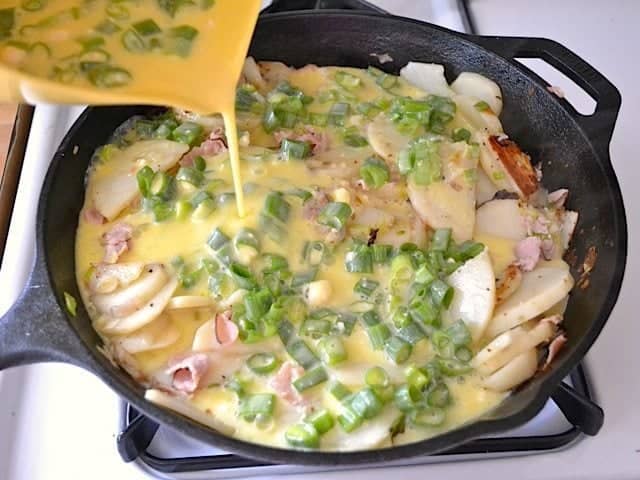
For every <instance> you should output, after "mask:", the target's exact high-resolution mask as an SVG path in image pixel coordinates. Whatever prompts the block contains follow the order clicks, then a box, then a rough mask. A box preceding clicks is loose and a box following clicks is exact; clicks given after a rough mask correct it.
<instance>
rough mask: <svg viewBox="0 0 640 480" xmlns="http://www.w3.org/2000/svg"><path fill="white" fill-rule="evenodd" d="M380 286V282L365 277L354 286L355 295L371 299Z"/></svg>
mask: <svg viewBox="0 0 640 480" xmlns="http://www.w3.org/2000/svg"><path fill="white" fill-rule="evenodd" d="M379 285H380V282H378V281H377V280H373V279H371V278H364V277H363V278H361V279H360V280H358V282H357V283H356V284H355V285H354V286H353V293H356V294H358V295H361V296H363V297H364V298H369V297H370V296H371V294H372V293H373V292H375V290H376V289H377V288H378V286H379Z"/></svg>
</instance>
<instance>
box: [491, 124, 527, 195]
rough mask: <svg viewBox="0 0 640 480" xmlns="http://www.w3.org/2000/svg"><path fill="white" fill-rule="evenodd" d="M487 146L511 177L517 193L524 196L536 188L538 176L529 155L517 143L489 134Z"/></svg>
mask: <svg viewBox="0 0 640 480" xmlns="http://www.w3.org/2000/svg"><path fill="white" fill-rule="evenodd" d="M487 147H488V148H489V149H490V150H491V152H492V153H493V154H494V156H495V157H496V158H497V160H498V161H499V162H500V164H501V166H502V167H503V169H504V171H505V173H506V174H507V175H509V177H511V179H513V182H514V184H515V186H516V188H517V193H518V195H520V196H521V197H525V198H526V197H529V196H530V195H532V194H534V193H535V192H536V191H537V190H538V177H537V176H536V172H535V170H534V169H533V166H532V165H531V157H529V155H527V154H526V153H524V152H523V151H522V150H520V147H519V146H518V144H517V143H515V142H513V141H511V140H509V139H508V138H501V137H498V136H496V135H491V136H489V137H488V142H487ZM490 178H491V177H490Z"/></svg>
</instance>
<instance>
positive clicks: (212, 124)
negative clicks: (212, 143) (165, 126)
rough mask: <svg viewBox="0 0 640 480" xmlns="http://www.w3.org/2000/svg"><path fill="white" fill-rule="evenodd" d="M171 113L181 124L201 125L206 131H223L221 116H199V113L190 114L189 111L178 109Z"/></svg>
mask: <svg viewBox="0 0 640 480" xmlns="http://www.w3.org/2000/svg"><path fill="white" fill-rule="evenodd" d="M173 111H174V112H175V114H176V117H178V119H179V120H180V121H182V122H193V123H197V124H198V125H202V126H203V127H204V128H205V129H206V130H215V129H218V128H220V129H223V130H224V120H223V119H222V115H220V114H218V113H216V114H213V115H200V114H199V113H195V112H192V111H190V110H182V109H178V108H174V109H173Z"/></svg>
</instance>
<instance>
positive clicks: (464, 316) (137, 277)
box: [76, 59, 577, 451]
mask: <svg viewBox="0 0 640 480" xmlns="http://www.w3.org/2000/svg"><path fill="white" fill-rule="evenodd" d="M501 108H502V97H501V92H500V89H499V87H498V86H497V85H496V84H495V83H493V82H492V81H490V80H488V79H486V78H484V77H482V76H480V75H478V74H475V73H463V74H461V75H460V76H459V77H458V78H457V79H456V81H455V82H453V83H452V84H451V85H448V84H447V83H446V81H445V79H444V74H443V68H442V67H441V66H439V65H428V64H409V65H407V66H406V67H405V68H404V69H403V70H402V71H401V76H400V77H397V76H393V75H389V74H386V73H384V72H382V71H380V70H378V69H376V68H372V67H371V68H369V69H368V70H358V69H352V68H342V67H323V68H320V67H316V66H314V65H309V66H306V67H304V68H301V69H298V70H294V69H291V68H288V67H287V66H285V65H283V64H281V63H276V62H262V63H260V64H256V63H255V62H254V61H253V60H252V59H247V62H246V65H245V69H244V73H243V76H242V78H241V81H240V84H239V85H238V89H237V96H236V109H237V111H238V128H239V130H240V131H241V132H242V134H241V145H242V148H241V158H242V177H243V181H244V184H243V190H244V193H245V201H246V207H247V215H246V217H244V218H239V217H238V216H237V214H236V210H235V205H234V191H233V188H232V183H231V173H230V167H229V163H228V155H227V149H226V139H225V132H224V130H223V128H222V122H221V119H220V118H218V117H217V116H206V117H203V116H196V115H193V114H191V113H189V112H184V111H175V112H167V113H165V114H163V115H160V116H158V117H156V118H151V119H147V118H133V119H131V120H130V121H129V122H127V123H126V124H125V125H123V126H122V127H121V128H120V129H119V130H118V131H117V132H116V133H115V134H114V136H113V140H112V142H111V143H109V144H108V145H105V146H104V147H102V148H101V149H99V151H97V152H96V154H95V160H94V163H93V165H92V168H91V170H90V172H89V175H88V181H87V191H86V200H85V205H84V207H83V210H82V214H81V218H80V222H79V228H78V233H77V242H76V267H77V277H78V283H79V285H80V290H81V292H82V295H83V300H84V304H85V305H86V307H87V310H88V311H89V314H90V316H91V318H92V320H93V324H94V327H95V329H96V330H97V331H98V332H99V334H100V335H101V337H102V338H103V339H104V342H105V345H104V350H105V353H106V354H107V355H109V356H110V357H111V358H113V360H114V361H115V362H117V363H118V364H119V365H121V366H122V367H123V368H124V369H126V370H127V371H128V372H129V373H130V374H131V375H132V376H133V377H134V378H135V379H136V380H137V381H139V382H140V383H142V384H143V385H144V386H146V387H147V388H148V390H147V393H146V397H147V399H148V400H150V401H153V402H156V403H159V404H161V405H163V406H165V407H168V408H171V409H173V410H176V411H178V412H180V413H182V414H184V415H187V416H190V417H192V418H194V419H196V420H198V421H200V422H202V423H204V424H207V425H209V426H212V427H214V428H216V429H219V430H220V431H222V432H224V433H226V434H228V435H231V436H235V437H237V438H241V439H244V440H247V441H251V442H257V443H263V444H268V445H274V446H280V447H292V448H308V449H322V450H343V451H345V450H361V449H370V448H377V447H384V446H389V445H392V444H400V443H407V442H413V441H417V440H420V439H422V438H425V437H428V436H432V435H436V434H438V433H440V432H442V431H445V430H448V429H452V428H455V427H456V426H458V425H460V424H462V423H465V422H468V421H470V420H472V419H474V418H476V417H478V416H480V415H482V414H483V413H485V412H487V411H489V410H490V409H492V408H493V407H495V406H496V405H498V404H499V403H500V402H501V400H502V399H503V398H504V397H505V396H506V395H507V394H508V392H509V391H510V390H511V389H513V388H515V387H517V386H518V385H519V384H521V383H522V382H524V381H526V380H527V379H528V378H530V377H531V376H533V375H534V374H535V373H536V371H538V370H539V369H544V368H547V367H548V365H549V363H550V362H551V361H552V359H553V357H554V356H555V355H556V354H557V352H558V350H559V349H560V348H561V347H562V344H563V343H564V341H565V336H564V334H563V332H562V314H563V312H564V308H565V305H566V302H567V295H568V293H569V291H570V289H571V288H572V286H573V279H572V277H571V274H570V273H569V267H568V266H567V264H566V263H565V262H564V261H563V260H562V255H563V253H564V251H565V250H566V248H567V246H568V243H569V240H570V237H571V234H572V231H573V229H574V227H575V224H576V222H577V214H576V213H575V212H571V211H568V210H566V209H565V208H564V202H565V200H566V197H567V193H568V192H567V191H566V190H557V191H554V192H550V193H549V192H547V191H546V190H545V189H544V188H543V187H542V186H541V184H540V176H541V173H540V171H538V170H536V169H535V168H534V167H533V166H532V163H531V159H530V158H529V156H528V155H527V154H526V153H524V152H522V151H521V150H520V148H519V147H518V146H517V144H516V143H515V142H513V141H512V140H510V139H509V138H508V137H507V135H506V134H505V133H504V131H503V129H502V126H501V124H500V121H499V119H498V115H499V113H500V111H501Z"/></svg>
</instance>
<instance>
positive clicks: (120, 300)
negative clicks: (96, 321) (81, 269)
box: [90, 263, 168, 318]
mask: <svg viewBox="0 0 640 480" xmlns="http://www.w3.org/2000/svg"><path fill="white" fill-rule="evenodd" d="M167 278H168V276H167V271H166V269H165V267H164V265H162V264H160V263H154V264H149V265H145V268H144V272H143V273H142V275H141V276H140V278H139V279H138V280H136V281H135V282H133V283H132V284H130V285H128V286H127V287H125V288H122V289H119V290H116V291H115V292H113V293H106V294H97V295H93V296H92V297H91V298H90V300H91V302H92V303H93V304H94V305H95V307H96V308H97V309H98V311H99V312H100V313H102V314H105V315H109V316H111V317H116V318H119V317H124V316H127V315H130V314H132V313H133V312H135V311H136V310H138V309H139V308H140V307H142V306H143V305H144V304H145V303H146V302H147V300H149V299H150V298H151V297H153V296H154V295H155V294H156V293H157V292H158V290H160V289H161V288H162V287H163V286H164V285H165V284H166V283H167Z"/></svg>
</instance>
